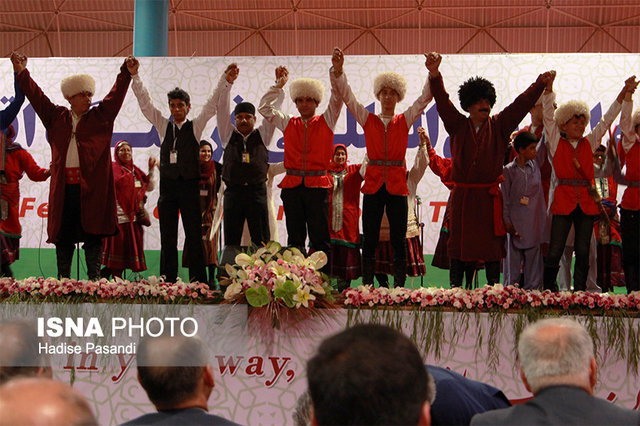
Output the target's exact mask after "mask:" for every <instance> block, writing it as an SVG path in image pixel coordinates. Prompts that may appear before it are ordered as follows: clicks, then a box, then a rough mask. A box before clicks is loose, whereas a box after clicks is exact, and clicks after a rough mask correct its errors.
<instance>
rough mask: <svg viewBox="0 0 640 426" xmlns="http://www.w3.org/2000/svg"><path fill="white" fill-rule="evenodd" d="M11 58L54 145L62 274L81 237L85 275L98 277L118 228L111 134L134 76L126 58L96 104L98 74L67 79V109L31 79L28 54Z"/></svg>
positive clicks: (52, 220) (55, 232)
mask: <svg viewBox="0 0 640 426" xmlns="http://www.w3.org/2000/svg"><path fill="white" fill-rule="evenodd" d="M11 62H12V63H13V69H14V71H15V72H16V73H17V74H18V75H17V80H18V84H19V85H20V89H21V90H22V91H23V92H24V94H25V95H26V96H27V99H29V102H31V106H32V107H33V109H34V110H35V111H36V114H38V116H39V117H40V120H41V121H42V124H43V125H44V127H45V128H46V129H47V139H48V141H49V145H50V146H51V189H50V191H49V220H48V224H47V231H48V236H49V238H48V240H47V242H49V243H53V244H55V245H56V257H57V263H58V277H60V278H65V277H69V276H70V274H71V259H72V258H73V251H74V245H75V243H77V242H79V241H83V242H84V246H83V248H84V250H85V258H86V262H87V275H88V276H89V279H90V280H97V279H99V278H100V260H101V257H102V237H104V236H108V235H113V234H114V233H115V232H116V228H117V218H116V197H115V189H114V188H115V187H114V184H113V171H112V169H111V150H110V147H111V136H112V133H113V123H114V122H115V119H116V116H117V115H118V112H119V111H120V107H121V106H122V102H123V101H124V97H125V96H126V94H127V89H128V87H129V82H130V81H131V75H130V74H129V71H128V70H127V66H126V65H125V64H124V63H123V64H122V66H121V67H120V73H119V74H118V76H117V78H116V82H115V84H114V85H113V87H112V88H111V91H109V93H108V94H107V95H106V96H105V97H104V99H103V100H102V101H100V102H99V103H98V105H96V106H95V107H93V108H92V107H91V99H92V97H93V95H94V93H95V81H94V79H93V78H92V77H91V76H90V75H87V74H76V75H73V76H71V77H67V78H65V79H64V80H62V82H61V84H60V88H61V90H62V94H63V95H64V97H65V99H67V101H68V102H69V104H70V108H66V107H63V106H60V105H55V104H54V103H53V102H51V101H50V100H49V98H48V97H47V96H46V95H45V94H44V93H43V92H42V90H41V89H40V87H38V85H37V84H36V83H35V82H34V81H33V80H32V79H31V75H30V74H29V70H27V69H26V65H27V58H26V57H25V56H22V55H19V54H17V53H13V54H12V55H11Z"/></svg>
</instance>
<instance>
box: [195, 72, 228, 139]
mask: <svg viewBox="0 0 640 426" xmlns="http://www.w3.org/2000/svg"><path fill="white" fill-rule="evenodd" d="M227 84H228V82H227V79H226V78H220V80H218V85H217V86H216V88H215V90H214V91H213V94H212V95H211V96H210V97H209V99H207V103H206V104H204V106H203V107H202V111H200V114H198V116H197V117H196V118H194V119H193V136H195V138H196V141H198V143H200V139H201V138H202V132H204V128H205V127H207V123H208V122H209V120H211V118H212V117H213V116H214V115H216V111H217V109H218V97H219V96H220V92H221V91H222V88H223V87H224V86H225V85H227Z"/></svg>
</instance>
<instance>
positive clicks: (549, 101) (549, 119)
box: [542, 92, 560, 160]
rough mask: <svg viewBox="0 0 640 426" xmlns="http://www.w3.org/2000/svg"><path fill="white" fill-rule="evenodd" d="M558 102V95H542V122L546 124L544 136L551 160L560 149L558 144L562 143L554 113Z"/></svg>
mask: <svg viewBox="0 0 640 426" xmlns="http://www.w3.org/2000/svg"><path fill="white" fill-rule="evenodd" d="M555 101H556V94H555V93H554V92H551V93H546V92H545V93H544V94H543V95H542V122H543V123H544V134H545V135H546V137H545V140H546V142H547V151H548V152H549V160H552V159H553V156H554V155H555V154H556V149H558V142H559V141H560V128H559V127H558V125H557V124H556V121H555V120H554V119H553V113H554V112H555V108H554V107H553V105H554V104H555Z"/></svg>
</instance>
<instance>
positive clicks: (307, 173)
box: [287, 169, 327, 176]
mask: <svg viewBox="0 0 640 426" xmlns="http://www.w3.org/2000/svg"><path fill="white" fill-rule="evenodd" d="M287 174H288V175H291V176H326V175H327V171H326V170H296V169H287Z"/></svg>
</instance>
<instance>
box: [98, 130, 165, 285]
mask: <svg viewBox="0 0 640 426" xmlns="http://www.w3.org/2000/svg"><path fill="white" fill-rule="evenodd" d="M114 151H115V155H114V158H115V161H114V162H113V163H112V168H113V180H114V183H115V186H116V202H117V213H118V233H117V234H116V235H112V236H110V237H108V238H105V239H104V250H103V252H102V264H103V265H105V267H104V268H103V269H102V271H101V276H102V277H105V278H107V277H109V276H112V275H113V276H114V277H118V278H122V273H123V272H124V270H125V269H131V271H132V272H140V271H144V270H146V269H147V263H146V261H145V257H144V245H143V234H144V232H143V230H142V227H143V226H149V225H150V222H149V216H148V215H147V213H146V211H145V209H144V203H145V201H146V193H147V191H152V190H153V188H154V187H155V180H154V179H153V170H154V168H155V166H156V164H157V160H156V159H155V158H153V157H149V174H145V173H144V172H143V171H142V170H140V168H139V167H138V166H136V165H134V164H133V158H132V156H131V154H132V150H131V145H129V142H127V141H125V140H122V141H119V142H118V143H117V144H116V146H115V148H114Z"/></svg>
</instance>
